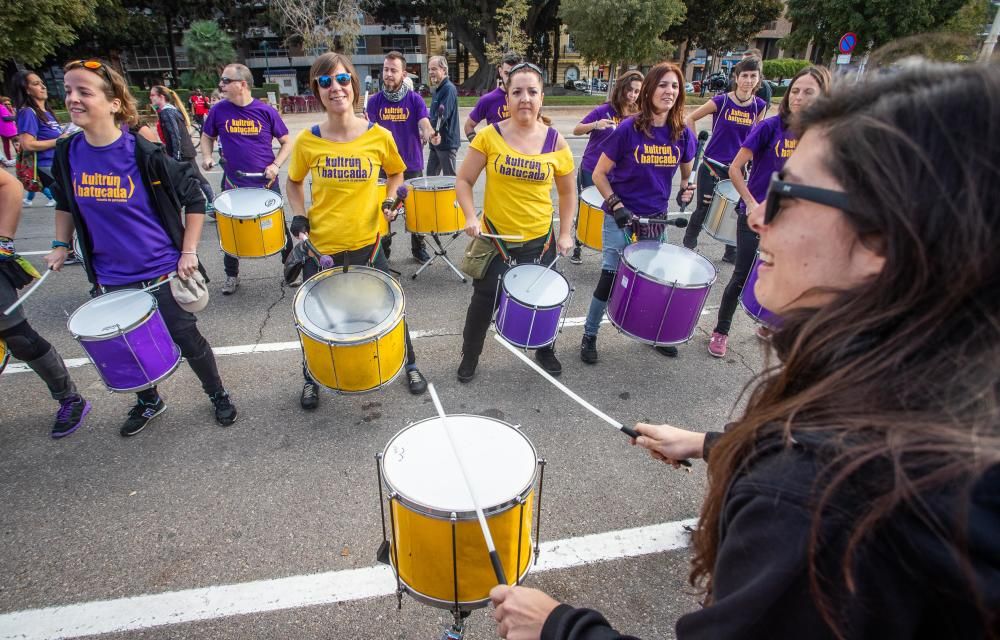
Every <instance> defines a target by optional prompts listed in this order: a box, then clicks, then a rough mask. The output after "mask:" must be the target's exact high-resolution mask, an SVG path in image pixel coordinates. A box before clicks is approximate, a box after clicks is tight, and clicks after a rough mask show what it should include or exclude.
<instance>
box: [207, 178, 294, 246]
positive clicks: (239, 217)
mask: <svg viewBox="0 0 1000 640" xmlns="http://www.w3.org/2000/svg"><path fill="white" fill-rule="evenodd" d="M231 191H267V192H268V193H270V194H271V195H272V196H274V197H277V198H278V206H276V207H275V208H273V209H271V210H270V211H264V212H261V213H254V214H251V215H239V214H235V213H229V212H227V211H223V210H222V209H220V208H219V206H218V205H217V204H216V203H217V202H218V201H219V199H220V198H222V197H223V196H224V195H226V194H227V193H230V192H231ZM212 208H213V209H214V210H215V214H216V215H217V216H222V217H223V218H230V219H233V220H256V219H258V218H264V217H266V216H270V215H274V214H275V213H277V212H278V211H283V210H284V208H285V199H284V197H283V196H282V195H281V194H280V193H278V192H277V191H271V190H270V189H265V188H264V187H236V188H235V189H226V190H225V191H223V192H222V193H220V194H219V195H217V196H215V197H214V198H212ZM271 255H274V254H271Z"/></svg>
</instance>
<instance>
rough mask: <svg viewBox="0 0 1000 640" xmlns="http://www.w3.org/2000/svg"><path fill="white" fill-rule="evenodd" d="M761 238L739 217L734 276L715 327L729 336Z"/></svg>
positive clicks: (730, 280)
mask: <svg viewBox="0 0 1000 640" xmlns="http://www.w3.org/2000/svg"><path fill="white" fill-rule="evenodd" d="M759 243H760V237H759V236H758V235H757V234H756V233H754V232H753V230H752V229H751V228H750V225H749V224H747V217H746V216H745V215H739V216H737V221H736V264H735V265H734V267H733V275H732V277H731V278H729V284H727V285H726V290H725V292H723V294H722V303H721V304H720V305H719V320H718V324H716V325H715V331H717V332H718V333H723V334H726V335H729V328H730V327H731V326H732V324H733V314H734V313H735V312H736V306H737V305H738V304H739V301H740V294H741V293H743V285H744V284H745V283H746V281H747V277H748V276H749V275H750V270H751V269H752V268H753V261H754V258H755V257H756V256H757V245H758V244H759Z"/></svg>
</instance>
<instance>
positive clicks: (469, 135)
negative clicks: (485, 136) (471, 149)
mask: <svg viewBox="0 0 1000 640" xmlns="http://www.w3.org/2000/svg"><path fill="white" fill-rule="evenodd" d="M465 137H466V139H468V141H469V142H472V141H473V139H475V137H476V132H475V131H473V132H471V133H469V134H466V136H465Z"/></svg>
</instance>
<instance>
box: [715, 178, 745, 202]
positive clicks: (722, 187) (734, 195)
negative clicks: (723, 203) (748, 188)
mask: <svg viewBox="0 0 1000 640" xmlns="http://www.w3.org/2000/svg"><path fill="white" fill-rule="evenodd" d="M715 192H716V193H717V194H719V195H720V196H722V197H723V198H725V199H726V200H729V201H730V202H739V201H740V192H739V191H737V190H736V186H735V185H734V184H733V181H732V180H720V181H719V183H718V184H717V185H715Z"/></svg>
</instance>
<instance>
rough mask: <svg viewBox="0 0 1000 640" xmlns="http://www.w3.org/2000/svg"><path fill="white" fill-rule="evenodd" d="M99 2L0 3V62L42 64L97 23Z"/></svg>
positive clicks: (3, 0) (4, 0)
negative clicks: (95, 14)
mask: <svg viewBox="0 0 1000 640" xmlns="http://www.w3.org/2000/svg"><path fill="white" fill-rule="evenodd" d="M96 5H97V0H44V1H41V0H39V1H35V2H22V1H19V0H0V16H3V19H2V20H0V60H10V59H13V60H18V61H20V62H22V63H24V64H25V65H28V66H38V65H41V64H42V63H43V62H44V61H45V59H46V58H48V57H49V56H51V55H52V54H54V53H55V52H56V50H57V49H58V48H59V47H61V46H64V45H69V44H72V43H73V42H74V41H76V37H77V36H76V31H77V29H79V28H80V27H83V26H85V25H88V24H92V23H93V22H94V9H95V7H96Z"/></svg>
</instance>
